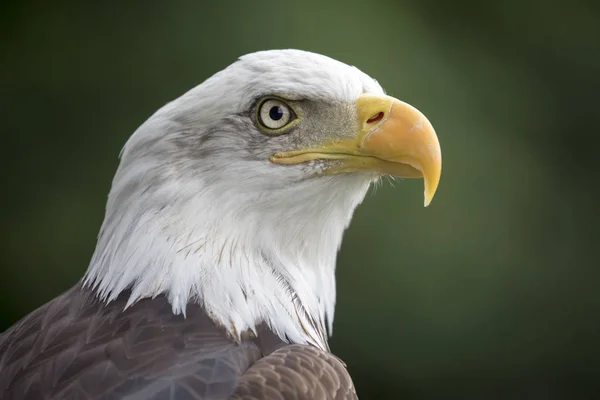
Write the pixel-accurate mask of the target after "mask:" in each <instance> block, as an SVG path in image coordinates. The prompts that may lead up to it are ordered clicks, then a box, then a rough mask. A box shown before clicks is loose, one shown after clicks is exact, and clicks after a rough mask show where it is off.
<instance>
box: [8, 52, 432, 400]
mask: <svg viewBox="0 0 600 400" xmlns="http://www.w3.org/2000/svg"><path fill="white" fill-rule="evenodd" d="M440 174H441V151H440V145H439V142H438V139H437V136H436V134H435V132H434V129H433V128H432V126H431V124H430V123H429V121H428V120H427V118H425V116H423V114H421V113H420V112H419V111H418V110H416V109H415V108H414V107H412V106H410V105H408V104H406V103H404V102H402V101H400V100H397V99H395V98H393V97H390V96H387V95H385V94H384V91H383V89H382V88H381V86H380V85H379V84H378V83H377V81H375V80H374V79H372V78H370V77H369V76H368V75H366V74H365V73H363V72H361V71H360V70H358V69H357V68H355V67H352V66H349V65H346V64H344V63H341V62H339V61H336V60H333V59H331V58H329V57H326V56H323V55H318V54H314V53H310V52H305V51H299V50H271V51H261V52H257V53H252V54H248V55H245V56H243V57H240V58H239V59H238V60H236V61H235V62H234V63H233V64H231V65H230V66H229V67H227V68H225V69H224V70H222V71H220V72H218V73H216V74H215V75H213V76H212V77H210V78H209V79H207V80H206V81H204V82H203V83H202V84H200V85H198V86H197V87H195V88H193V89H191V90H190V91H188V92H187V93H185V94H183V95H182V96H181V97H179V98H177V99H176V100H174V101H172V102H170V103H168V104H166V105H165V106H164V107H162V108H160V109H159V110H158V111H157V112H156V113H155V114H154V115H152V116H151V117H150V118H149V119H148V120H147V121H146V122H144V123H143V124H142V125H141V126H140V127H139V128H138V129H137V130H136V131H135V132H134V133H133V135H132V136H131V137H130V138H129V140H128V141H127V143H126V144H125V146H124V148H123V150H122V152H121V155H120V164H119V166H118V169H117V172H116V174H115V176H114V180H113V182H112V187H111V190H110V194H109V197H108V201H107V204H106V213H105V218H104V221H103V223H102V227H101V229H100V233H99V235H98V241H97V246H96V249H95V252H94V254H93V256H92V258H91V261H90V264H89V267H88V270H87V272H86V274H85V276H84V277H83V278H82V279H81V281H80V282H78V283H77V284H76V285H75V286H74V287H72V288H71V289H70V290H68V291H67V292H65V293H64V294H62V295H60V296H59V297H57V298H55V299H54V300H52V301H50V302H49V303H47V304H45V305H44V306H42V307H41V308H39V309H37V310H35V311H33V312H32V313H31V314H29V315H27V316H26V317H24V318H23V319H22V320H21V321H19V322H18V323H16V324H15V325H14V326H12V327H11V328H9V329H8V330H7V331H6V332H4V333H3V334H2V335H1V336H0V397H1V398H2V399H5V400H9V399H132V400H133V399H178V400H182V399H273V400H274V399H290V400H294V399H297V400H300V399H305V400H309V399H311V400H317V399H323V400H325V399H340V400H341V399H355V398H357V397H356V392H355V389H354V385H353V383H352V380H351V378H350V376H349V374H348V372H347V370H346V367H345V364H344V363H343V362H342V361H341V360H339V359H338V358H337V357H335V356H334V355H333V354H332V353H330V350H329V347H328V344H327V340H328V337H329V335H330V334H331V329H332V324H333V316H334V306H335V297H336V286H335V264H336V254H337V252H338V249H339V247H340V243H341V240H342V234H343V232H344V230H345V229H346V227H347V226H348V224H349V222H350V219H351V217H352V214H353V212H354V209H355V208H356V207H357V205H358V204H359V203H360V202H361V201H362V200H363V198H364V197H365V194H366V193H367V190H368V188H369V186H370V185H371V184H372V183H373V182H375V181H376V180H378V179H379V178H380V177H381V176H385V175H390V176H397V177H409V178H421V177H422V178H423V179H424V183H425V205H426V206H427V205H428V204H429V202H430V201H431V199H432V197H433V195H434V193H435V191H436V188H437V185H438V182H439V179H440Z"/></svg>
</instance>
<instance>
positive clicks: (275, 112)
mask: <svg viewBox="0 0 600 400" xmlns="http://www.w3.org/2000/svg"><path fill="white" fill-rule="evenodd" d="M297 118H298V117H297V116H296V113H295V112H294V110H293V109H292V107H290V106H289V105H288V104H287V103H286V102H285V101H283V100H281V99H277V98H272V97H271V98H266V99H264V100H262V101H261V102H260V103H259V104H258V107H257V110H256V119H257V122H258V125H259V127H260V128H261V129H262V130H263V131H265V132H267V133H279V132H281V131H282V130H284V129H285V128H288V127H289V126H290V125H291V124H292V123H294V121H296V120H297Z"/></svg>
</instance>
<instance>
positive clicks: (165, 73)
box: [0, 0, 600, 400]
mask: <svg viewBox="0 0 600 400" xmlns="http://www.w3.org/2000/svg"><path fill="white" fill-rule="evenodd" d="M83 3H84V2H73V3H72V4H69V3H68V2H60V3H58V2H41V1H37V2H31V1H19V2H16V1H13V2H11V1H8V2H7V1H4V2H2V3H0V4H1V5H0V46H1V48H0V50H1V51H0V90H1V96H0V132H1V137H0V140H1V142H0V147H1V149H2V154H3V156H2V157H1V162H2V168H0V176H1V181H0V185H1V192H0V193H1V196H0V199H1V200H0V201H1V204H0V212H1V213H2V219H1V222H0V235H1V237H0V239H1V240H0V263H1V270H0V331H2V330H4V329H6V328H8V327H9V326H10V325H11V324H13V323H14V322H16V321H17V320H18V319H20V318H21V317H22V316H24V315H25V314H27V313H28V312H30V311H32V310H33V309H34V308H36V307H38V306H39V305H41V304H43V303H45V302H46V301H48V300H50V299H52V298H53V297H54V296H56V295H58V294H59V293H61V292H62V291H64V290H66V289H67V288H69V287H70V286H71V285H73V284H74V283H75V282H76V281H77V280H78V279H79V278H80V277H81V276H82V274H83V273H84V272H85V270H86V267H87V263H88V261H89V259H90V257H91V254H92V252H93V249H94V246H95V238H96V234H97V232H98V229H99V227H100V224H101V222H102V219H103V213H104V204H105V199H106V195H107V193H108V190H109V188H110V182H111V179H112V176H113V173H114V171H115V169H116V167H117V164H118V158H117V156H118V154H119V151H120V149H121V147H122V145H123V144H124V143H125V141H126V139H127V138H128V136H129V135H130V134H131V133H132V132H133V131H134V130H135V129H136V128H137V127H138V126H139V125H140V124H141V123H142V122H143V121H144V120H145V119H146V118H147V117H148V116H150V115H151V114H152V113H153V112H154V111H155V110H156V109H158V108H159V107H161V106H162V105H163V104H165V103H166V102H168V101H170V100H171V99H174V98H175V97H178V96H179V95H180V94H182V93H183V92H185V91H186V90H188V89H189V88H191V87H193V86H195V85H197V84H199V83H201V82H202V81H203V80H204V79H206V78H208V77H209V76H210V75H212V74H213V73H215V72H216V71H218V70H220V69H222V68H224V67H226V66H227V65H228V64H230V63H232V62H233V61H235V59H236V58H237V57H238V56H240V55H242V54H245V53H249V52H253V51H256V50H263V49H270V48H300V49H304V50H310V51H314V52H318V53H322V54H326V55H328V56H331V57H333V58H336V59H339V60H341V61H343V62H346V63H348V64H353V65H356V66H357V67H359V68H360V69H362V70H363V71H365V72H366V73H368V74H369V75H371V76H373V77H375V78H376V79H377V80H378V81H379V82H380V83H381V84H382V86H383V87H384V88H386V90H387V92H388V93H389V94H391V95H393V96H396V97H399V98H401V99H403V100H405V101H407V102H409V103H411V104H413V105H415V106H416V107H417V108H419V109H420V110H422V111H423V112H424V113H425V114H426V115H427V116H428V118H429V119H430V120H431V122H432V123H433V125H434V126H435V127H436V130H437V133H438V135H439V138H440V142H441V145H442V151H443V157H444V169H443V173H442V180H441V184H440V187H439V190H438V192H437V195H436V198H435V199H434V201H433V203H432V205H431V206H430V207H429V208H427V209H425V208H423V206H422V202H423V198H422V191H423V189H422V181H410V180H409V181H402V182H398V183H396V184H395V185H394V186H395V187H392V186H391V185H389V184H386V185H384V187H382V188H380V189H378V190H377V192H376V193H375V194H374V195H370V196H368V198H367V200H366V201H365V202H364V203H363V205H361V206H360V207H359V209H358V210H357V212H356V215H355V218H354V220H353V223H352V225H351V227H350V228H349V230H348V232H347V234H346V236H345V241H344V244H343V247H342V250H341V254H340V256H339V261H338V270H337V276H338V307H337V311H336V320H335V326H334V335H333V338H332V341H331V345H332V349H333V351H334V352H335V353H336V354H337V355H339V356H340V357H341V358H342V359H343V360H345V362H346V363H347V365H348V368H349V369H350V372H351V374H352V376H353V378H354V380H355V383H356V386H357V389H358V393H359V395H360V398H361V400H368V399H441V398H448V397H460V398H463V399H575V398H592V395H591V393H592V392H593V391H594V390H596V389H597V387H598V386H599V385H600V380H599V379H600V348H599V345H600V343H599V339H600V289H599V286H600V262H599V261H598V259H597V251H598V246H600V243H599V240H598V239H599V238H600V235H599V234H598V226H600V225H599V224H600V215H599V213H598V212H597V210H596V207H595V206H596V205H597V203H598V194H599V191H600V187H599V185H600V182H599V181H598V175H597V173H598V172H599V170H600V168H599V167H598V161H599V156H598V144H599V143H600V139H599V137H600V129H599V126H600V111H599V108H600V102H599V101H598V93H599V89H600V13H599V8H600V7H599V4H600V3H598V2H592V1H588V2H585V1H569V2H566V1H556V2H553V3H552V2H544V1H526V2H522V1H516V0H509V1H506V2H504V3H502V2H477V1H472V0H467V1H462V2H459V3H457V2H446V3H444V2H440V1H437V2H434V1H423V0H405V1H384V0H373V1H370V2H365V1H358V0H347V1H344V2H338V3H336V4H332V3H328V2H325V1H308V0H306V1H297V2H294V3H289V4H288V3H286V2H282V1H262V2H259V3H258V2H241V1H240V2H216V1H214V2H190V3H187V4H186V3H175V2H172V3H168V4H167V3H162V4H159V2H128V3H127V4H125V2H123V3H121V4H119V5H117V3H114V4H112V5H108V3H107V4H105V5H99V4H98V5H91V4H83ZM598 393H600V391H599V392H598Z"/></svg>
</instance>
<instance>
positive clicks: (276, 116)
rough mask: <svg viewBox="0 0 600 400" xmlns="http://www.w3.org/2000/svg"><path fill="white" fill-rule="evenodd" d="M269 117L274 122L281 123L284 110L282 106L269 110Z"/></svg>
mask: <svg viewBox="0 0 600 400" xmlns="http://www.w3.org/2000/svg"><path fill="white" fill-rule="evenodd" d="M269 117H271V119H272V120H273V121H279V120H280V119H281V118H283V108H282V107H281V106H273V107H271V109H270V110H269Z"/></svg>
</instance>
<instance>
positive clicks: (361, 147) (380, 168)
mask: <svg viewBox="0 0 600 400" xmlns="http://www.w3.org/2000/svg"><path fill="white" fill-rule="evenodd" d="M356 116H357V125H358V132H357V134H356V136H355V137H353V138H349V139H341V140H337V141H333V142H329V143H327V144H325V145H323V146H319V147H317V148H311V149H305V150H297V151H291V152H285V153H277V154H274V155H273V156H272V157H271V161H273V162H274V163H277V164H298V163H302V162H306V161H310V160H318V159H326V160H338V161H339V162H338V163H336V166H335V167H333V168H331V169H329V170H328V171H326V174H335V173H344V172H356V171H370V172H376V173H379V174H382V175H391V176H397V177H403V178H421V177H422V178H423V179H424V181H425V207H427V206H428V205H429V203H430V202H431V200H432V199H433V196H434V194H435V191H436V190H437V187H438V183H439V181H440V176H441V173H442V152H441V149H440V143H439V141H438V138H437V136H436V134H435V130H434V129H433V126H431V123H430V122H429V121H428V120H427V118H426V117H425V116H424V115H423V114H422V113H421V112H420V111H419V110H417V109H416V108H414V107H413V106H411V105H409V104H406V103H404V102H402V101H400V100H398V99H395V98H393V97H390V96H375V95H362V96H360V97H359V98H358V99H357V101H356Z"/></svg>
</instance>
